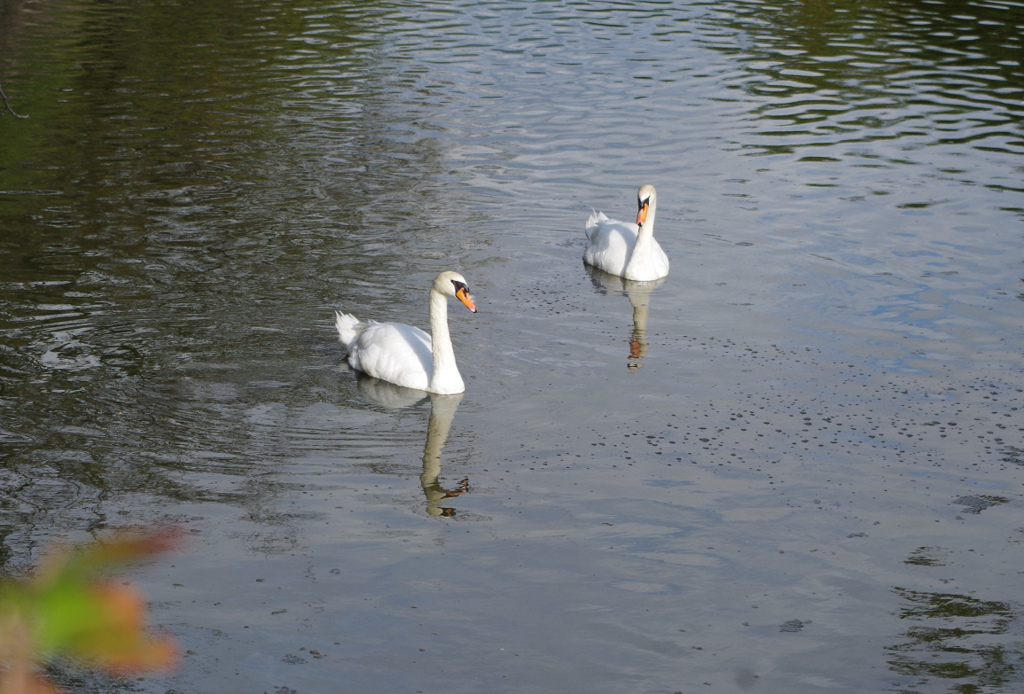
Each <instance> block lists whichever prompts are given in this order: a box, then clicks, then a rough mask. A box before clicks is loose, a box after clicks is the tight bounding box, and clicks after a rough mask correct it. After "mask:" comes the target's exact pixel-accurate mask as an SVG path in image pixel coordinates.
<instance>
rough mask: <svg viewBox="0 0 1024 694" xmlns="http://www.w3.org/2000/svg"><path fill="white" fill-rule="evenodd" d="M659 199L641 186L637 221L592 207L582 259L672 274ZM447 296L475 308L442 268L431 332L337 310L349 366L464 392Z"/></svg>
mask: <svg viewBox="0 0 1024 694" xmlns="http://www.w3.org/2000/svg"><path fill="white" fill-rule="evenodd" d="M657 201H658V197H657V193H656V192H655V190H654V186H652V185H643V186H640V190H639V191H637V215H636V223H629V222H619V221H616V220H614V219H609V218H608V217H607V216H606V215H605V214H604V213H603V212H592V213H591V215H590V217H589V219H587V224H586V227H585V233H586V235H587V241H586V247H585V249H584V251H583V262H584V263H586V264H587V265H592V266H594V267H596V268H598V269H600V270H603V271H604V272H607V273H609V274H610V275H616V276H618V277H622V278H623V279H626V280H633V281H637V282H653V281H655V280H659V279H661V278H663V277H665V276H666V275H668V268H669V263H668V256H666V255H665V252H664V251H663V250H661V246H660V245H658V242H657V241H656V240H655V239H654V214H655V208H656V205H657ZM448 297H455V298H456V299H458V300H459V301H461V302H462V303H463V304H464V305H465V306H466V308H468V309H469V310H470V311H472V312H473V313H476V305H475V304H474V303H473V298H472V297H471V296H470V293H469V288H468V287H467V286H466V279H465V278H464V277H463V276H462V275H460V274H459V273H457V272H451V271H446V272H442V273H441V274H439V275H438V276H437V277H436V278H435V279H434V282H433V283H432V284H431V286H430V333H431V334H430V335H428V334H427V333H425V332H423V331H422V330H420V329H419V328H416V327H413V326H411V325H405V324H404V323H377V322H376V321H366V322H363V321H360V320H359V319H358V318H356V317H355V316H353V315H352V314H348V313H342V312H341V311H337V312H335V313H336V315H335V326H336V327H337V329H338V336H339V339H340V341H341V343H342V344H343V345H345V347H346V349H347V350H348V363H349V365H351V366H352V368H353V369H356V370H357V371H362V372H363V373H365V374H368V375H370V376H373V377H374V378H379V379H381V380H384V381H388V382H389V383H394V384H396V385H399V386H404V387H406V388H415V389H417V390H423V391H426V392H428V393H434V394H437V395H454V394H456V393H462V392H464V391H465V390H466V385H465V383H464V382H463V380H462V375H461V374H460V373H459V367H458V366H457V365H456V363H455V350H454V349H453V348H452V339H451V335H450V334H449V332H448ZM431 336H433V339H431Z"/></svg>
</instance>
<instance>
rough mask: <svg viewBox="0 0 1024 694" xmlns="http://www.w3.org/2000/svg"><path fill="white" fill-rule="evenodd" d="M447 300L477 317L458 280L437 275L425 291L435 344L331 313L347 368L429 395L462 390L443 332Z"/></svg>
mask: <svg viewBox="0 0 1024 694" xmlns="http://www.w3.org/2000/svg"><path fill="white" fill-rule="evenodd" d="M456 283H457V284H456ZM460 287H461V289H460ZM449 296H455V297H457V298H458V299H459V300H460V301H462V302H463V303H464V304H465V305H466V306H467V308H469V309H470V310H471V311H473V312H474V313H475V312H476V308H475V307H474V305H473V301H472V299H471V298H470V296H469V292H468V290H467V289H466V280H465V279H463V277H462V275H460V274H458V273H455V272H442V273H441V274H440V275H438V276H437V278H436V279H435V280H434V282H433V284H432V285H431V288H430V329H431V332H432V333H433V336H434V339H431V336H430V335H428V334H427V333H425V332H424V331H422V330H420V329H419V328H417V327H414V326H411V325H406V324H404V323H377V322H376V321H360V320H359V319H358V318H356V317H355V316H353V315H352V314H349V313H342V312H341V311H336V312H335V327H336V328H337V329H338V339H339V340H340V342H341V343H342V344H343V345H345V348H346V349H347V350H348V363H349V365H350V366H351V367H352V368H353V369H357V370H359V371H362V372H363V373H365V374H368V375H370V376H373V377H374V378H379V379H381V380H384V381H388V382H389V383H394V384H396V385H400V386H405V387H406V388H415V389H417V390H424V391H427V392H428V393H439V394H452V393H461V392H463V391H465V389H466V387H465V383H464V382H463V380H462V375H461V374H460V373H459V369H458V366H457V365H456V363H455V351H454V349H453V348H452V343H451V337H450V335H449V333H448V303H447V298H448V297H449Z"/></svg>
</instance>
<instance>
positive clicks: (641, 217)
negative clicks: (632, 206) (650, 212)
mask: <svg viewBox="0 0 1024 694" xmlns="http://www.w3.org/2000/svg"><path fill="white" fill-rule="evenodd" d="M646 219H647V203H646V202H644V203H641V204H640V209H639V210H638V211H637V213H636V224H637V226H643V225H644V221H645V220H646Z"/></svg>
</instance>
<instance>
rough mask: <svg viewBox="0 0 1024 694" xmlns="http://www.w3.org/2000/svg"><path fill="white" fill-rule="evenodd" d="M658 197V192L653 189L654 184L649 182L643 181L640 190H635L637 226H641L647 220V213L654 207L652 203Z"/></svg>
mask: <svg viewBox="0 0 1024 694" xmlns="http://www.w3.org/2000/svg"><path fill="white" fill-rule="evenodd" d="M657 199H658V194H657V193H656V192H655V190H654V186H652V185H651V184H650V183H645V184H644V185H642V186H640V190H638V191H637V192H636V223H637V226H643V225H644V222H646V221H647V215H648V213H649V212H650V211H651V210H652V209H654V203H655V202H656V201H657Z"/></svg>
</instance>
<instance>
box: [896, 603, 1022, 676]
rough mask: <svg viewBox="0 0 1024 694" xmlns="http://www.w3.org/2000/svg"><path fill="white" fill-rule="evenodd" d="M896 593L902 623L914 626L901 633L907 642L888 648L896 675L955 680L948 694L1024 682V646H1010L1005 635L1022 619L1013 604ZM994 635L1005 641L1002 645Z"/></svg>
mask: <svg viewBox="0 0 1024 694" xmlns="http://www.w3.org/2000/svg"><path fill="white" fill-rule="evenodd" d="M895 592H896V594H897V595H899V596H900V597H901V598H902V599H903V600H904V601H905V604H904V606H903V607H902V609H901V610H900V614H899V616H900V619H902V620H906V621H908V622H912V623H913V624H912V626H909V627H908V628H907V630H906V631H905V632H904V633H903V634H902V636H903V638H905V639H906V641H904V642H903V643H899V644H896V645H894V646H889V647H887V648H886V650H887V651H889V653H890V657H889V661H888V664H889V667H890V669H892V670H893V671H894V672H896V673H899V674H901V675H906V676H911V677H929V678H937V679H942V680H952V681H954V683H953V684H952V685H951V686H952V688H951V689H950V691H955V692H964V693H967V692H978V691H981V690H982V689H983V688H984V689H988V688H995V687H1003V686H1005V685H1008V684H1012V683H1013V682H1017V683H1018V685H1019V684H1020V683H1021V681H1022V679H1024V669H1022V664H1024V642H1017V643H1016V644H1013V643H1009V642H1008V641H1007V640H1006V638H1005V636H1004V635H1005V634H1006V633H1007V632H1008V631H1009V629H1010V627H1011V625H1012V624H1013V623H1014V622H1015V621H1016V620H1017V619H1018V618H1019V615H1018V612H1017V610H1016V608H1015V607H1013V606H1011V604H1010V603H1006V602H997V601H989V600H978V599H977V598H972V597H969V596H966V595H958V594H955V593H929V592H923V591H915V590H908V589H905V588H896V589H895ZM995 636H999V637H1002V638H1000V639H999V643H994V642H993V641H994V639H992V638H991V637H995ZM906 691H912V690H906Z"/></svg>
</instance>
